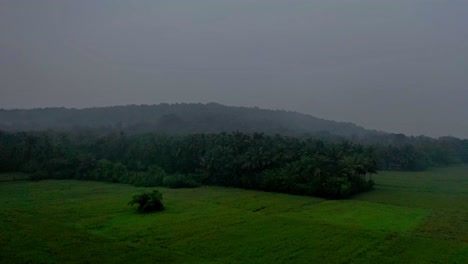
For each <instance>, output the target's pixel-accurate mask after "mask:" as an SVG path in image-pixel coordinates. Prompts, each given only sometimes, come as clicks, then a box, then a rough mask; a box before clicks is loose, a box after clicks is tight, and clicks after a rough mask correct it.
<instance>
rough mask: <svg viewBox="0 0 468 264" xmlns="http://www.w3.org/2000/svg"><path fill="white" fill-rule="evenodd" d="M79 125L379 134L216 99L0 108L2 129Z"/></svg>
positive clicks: (137, 129) (58, 128)
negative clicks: (199, 101) (99, 105)
mask: <svg viewBox="0 0 468 264" xmlns="http://www.w3.org/2000/svg"><path fill="white" fill-rule="evenodd" d="M82 129H87V130H93V131H102V132H108V131H117V130H118V131H124V132H127V133H147V132H161V133H169V134H188V133H219V132H231V131H240V132H261V133H266V134H282V135H288V136H302V135H322V136H326V135H335V136H344V137H351V136H367V135H375V134H382V132H377V131H375V130H367V129H365V128H363V127H360V126H357V125H355V124H352V123H344V122H335V121H330V120H325V119H320V118H317V117H314V116H311V115H306V114H301V113H297V112H291V111H284V110H268V109H260V108H257V107H254V108H249V107H234V106H225V105H221V104H218V103H208V104H201V103H196V104H188V103H177V104H158V105H126V106H112V107H96V108H84V109H73V108H71V109H69V108H37V109H28V110H24V109H13V110H4V109H2V110H0V130H5V131H41V130H55V131H73V130H82Z"/></svg>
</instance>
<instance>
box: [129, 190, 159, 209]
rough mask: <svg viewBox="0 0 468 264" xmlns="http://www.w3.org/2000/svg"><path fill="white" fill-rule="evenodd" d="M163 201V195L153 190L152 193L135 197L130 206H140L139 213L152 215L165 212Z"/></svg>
mask: <svg viewBox="0 0 468 264" xmlns="http://www.w3.org/2000/svg"><path fill="white" fill-rule="evenodd" d="M162 199H163V198H162V194H161V193H160V192H159V191H158V190H153V191H152V192H146V193H142V194H138V195H135V196H133V198H132V200H131V201H130V202H129V203H128V204H129V205H134V204H138V211H140V212H142V213H150V212H154V211H162V210H164V205H163V203H162Z"/></svg>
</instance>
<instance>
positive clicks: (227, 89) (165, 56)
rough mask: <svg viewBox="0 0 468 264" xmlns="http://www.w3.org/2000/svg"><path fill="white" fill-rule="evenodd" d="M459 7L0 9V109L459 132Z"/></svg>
mask: <svg viewBox="0 0 468 264" xmlns="http://www.w3.org/2000/svg"><path fill="white" fill-rule="evenodd" d="M466 10H468V1H458V0H453V1H435V0H412V1H407V0H382V1H375V0H359V1H358V0H347V1H343V0H327V1H313V0H311V1H301V0H290V1H284V0H258V1H251V0H236V1H225V0H216V1H214V0H199V1H193V0H171V1H144V0H141V1H127V0H113V1H86V0H83V1H56V0H42V1H18V0H2V1H0V32H1V34H0V57H1V59H0V108H8V109H11V108H36V107H53V106H65V107H77V108H82V107H96V106H110V105H126V104H155V103H156V104H157V103H164V102H171V103H174V102H190V103H198V102H200V103H208V102H219V103H222V104H226V105H237V106H247V107H253V106H258V107H261V108H267V109H287V110H292V111H298V112H301V113H307V114H311V115H314V116H319V117H321V118H325V119H330V120H339V121H347V122H353V123H356V124H359V125H362V126H364V127H367V128H372V129H378V130H383V131H387V132H392V133H400V132H401V133H405V134H407V135H416V136H417V135H421V134H424V135H429V136H433V137H439V136H444V135H452V136H456V137H464V138H468V122H466V116H467V108H466V98H468V89H467V84H468V75H467V74H466V72H467V69H468V58H467V56H468V46H467V45H466V43H468V31H467V30H466V25H468V16H467V15H466Z"/></svg>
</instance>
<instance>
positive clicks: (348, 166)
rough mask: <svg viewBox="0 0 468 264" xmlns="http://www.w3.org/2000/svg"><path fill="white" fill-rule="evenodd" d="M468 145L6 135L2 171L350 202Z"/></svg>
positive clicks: (462, 153) (466, 153) (460, 154)
mask: <svg viewBox="0 0 468 264" xmlns="http://www.w3.org/2000/svg"><path fill="white" fill-rule="evenodd" d="M467 157H468V141H467V140H459V139H454V138H444V139H439V140H433V139H424V138H423V139H421V138H416V139H415V138H407V137H403V138H401V137H400V138H399V139H398V144H395V143H393V144H385V142H383V143H380V144H373V145H365V144H364V145H363V144H357V143H353V142H351V141H348V140H344V139H343V140H339V141H338V140H334V141H331V142H330V141H324V140H318V139H313V138H307V139H299V138H293V137H286V136H280V135H275V136H270V135H264V134H261V133H250V134H246V133H240V132H234V133H220V134H191V135H184V136H174V135H172V136H170V135H161V134H154V133H153V134H143V135H126V134H125V133H122V132H119V133H110V134H107V135H98V134H94V133H91V132H78V133H59V132H27V133H26V132H20V133H6V132H0V171H2V172H20V171H21V172H27V173H31V178H32V179H35V180H40V179H45V178H49V179H84V180H97V181H109V182H116V183H128V184H134V185H137V186H167V187H172V188H183V187H196V186H199V185H200V184H212V185H222V186H233V187H240V188H249V189H259V190H267V191H277V192H286V193H295V194H307V195H316V196H322V197H333V198H343V197H348V196H350V195H352V194H355V193H358V192H361V191H365V190H368V189H370V188H371V187H372V185H373V181H372V179H371V175H372V174H373V173H376V172H377V170H378V169H390V170H422V169H425V168H427V167H429V166H441V165H449V164H454V163H457V162H467V161H468V160H467Z"/></svg>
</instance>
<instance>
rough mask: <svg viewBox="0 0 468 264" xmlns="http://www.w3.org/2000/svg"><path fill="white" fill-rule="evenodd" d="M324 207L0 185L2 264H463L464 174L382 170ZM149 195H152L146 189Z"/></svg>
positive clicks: (246, 194)
mask: <svg viewBox="0 0 468 264" xmlns="http://www.w3.org/2000/svg"><path fill="white" fill-rule="evenodd" d="M373 178H374V179H375V181H376V183H377V185H376V188H375V190H374V191H372V192H369V193H364V194H360V195H358V196H356V197H354V198H353V199H350V200H333V201H332V200H324V199H319V198H313V197H303V196H293V195H285V194H276V193H266V192H259V191H248V190H240V189H233V188H221V187H201V188H196V189H166V188H157V189H158V190H160V191H161V192H162V193H163V196H164V204H165V205H166V210H165V211H163V212H160V213H154V214H149V215H142V214H137V213H136V212H135V209H136V208H135V207H133V208H132V207H130V206H128V205H127V203H128V201H129V200H130V198H131V197H132V196H133V195H134V194H138V193H139V192H140V191H142V190H145V188H138V187H133V186H129V185H123V184H110V183H100V182H82V181H72V180H63V181H55V180H47V181H40V182H28V181H13V179H16V178H15V177H13V175H2V176H0V208H1V209H0V222H1V224H0V263H159V262H161V263H284V262H291V263H468V167H467V166H460V167H452V168H445V169H434V170H431V171H428V172H418V173H407V172H383V173H380V174H378V175H375V176H373ZM146 189H153V188H146Z"/></svg>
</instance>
